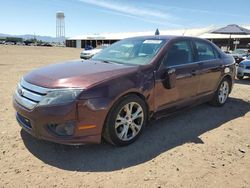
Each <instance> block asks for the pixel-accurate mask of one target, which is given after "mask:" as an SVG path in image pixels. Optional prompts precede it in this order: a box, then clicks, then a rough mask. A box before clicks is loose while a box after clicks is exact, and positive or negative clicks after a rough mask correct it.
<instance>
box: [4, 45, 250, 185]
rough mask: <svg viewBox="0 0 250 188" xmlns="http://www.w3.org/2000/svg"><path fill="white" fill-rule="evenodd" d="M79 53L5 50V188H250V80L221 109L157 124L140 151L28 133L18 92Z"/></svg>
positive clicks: (196, 110)
mask: <svg viewBox="0 0 250 188" xmlns="http://www.w3.org/2000/svg"><path fill="white" fill-rule="evenodd" d="M79 54H80V49H70V48H47V47H22V46H0V72H1V73H0V86H1V88H0V106H1V107H0V127H1V131H0V187H11V188H13V187H250V112H249V111H250V79H246V80H243V81H239V80H236V84H235V85H234V89H233V92H232V94H231V95H230V99H229V101H228V103H227V104H226V105H225V106H224V107H222V108H215V107H211V106H209V105H207V104H204V105H200V106H197V107H195V108H192V109H189V110H185V111H183V112H180V113H178V114H175V115H173V116H170V117H168V118H163V119H160V120H157V121H152V122H150V125H149V126H148V127H147V129H146V130H145V132H144V133H143V135H142V136H141V137H140V139H139V140H138V141H137V142H135V143H134V144H132V145H130V146H127V147H122V148H116V147H113V146H110V145H108V144H101V145H85V146H79V147H76V146H64V145H59V144H54V143H50V142H46V141H41V140H36V139H34V138H33V137H31V136H30V135H28V134H26V133H25V132H24V131H22V130H21V128H20V127H19V125H18V124H17V122H16V120H15V116H14V113H15V112H14V109H13V108H12V93H13V91H14V90H15V87H16V85H17V83H18V81H19V80H20V78H21V76H22V75H23V74H25V73H27V72H28V71H30V70H33V69H35V68H38V67H41V66H45V65H48V64H51V63H55V62H60V61H63V60H68V59H77V58H78V57H79Z"/></svg>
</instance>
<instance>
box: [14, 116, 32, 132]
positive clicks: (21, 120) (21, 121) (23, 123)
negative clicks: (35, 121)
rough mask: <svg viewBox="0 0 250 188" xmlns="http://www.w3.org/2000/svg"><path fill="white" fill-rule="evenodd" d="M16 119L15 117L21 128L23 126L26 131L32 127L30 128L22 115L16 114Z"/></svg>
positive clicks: (29, 124)
mask: <svg viewBox="0 0 250 188" xmlns="http://www.w3.org/2000/svg"><path fill="white" fill-rule="evenodd" d="M16 117H17V120H18V121H19V122H20V123H21V124H22V126H24V127H25V128H27V129H32V126H31V123H30V120H29V119H27V118H25V117H23V116H22V115H20V114H18V113H17V115H16Z"/></svg>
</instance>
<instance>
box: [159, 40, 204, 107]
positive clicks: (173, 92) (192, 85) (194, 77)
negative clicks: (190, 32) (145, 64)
mask: <svg viewBox="0 0 250 188" xmlns="http://www.w3.org/2000/svg"><path fill="white" fill-rule="evenodd" d="M191 44H192V43H191V40H189V39H180V40H178V41H176V42H173V43H172V44H171V46H170V47H169V49H168V50H167V53H166V54H165V59H164V61H163V62H162V65H161V66H160V68H159V70H158V71H157V72H156V74H155V81H156V82H155V105H156V109H157V111H160V110H163V109H165V108H169V107H172V106H175V105H177V104H180V103H185V102H188V101H191V100H192V99H194V98H195V97H196V95H197V90H198V86H199V74H198V72H199V71H200V65H199V63H195V62H194V53H193V49H192V45H191ZM166 70H171V71H174V72H175V74H176V86H175V87H174V88H172V89H166V88H165V87H164V85H163V84H162V83H163V81H164V73H165V71H166Z"/></svg>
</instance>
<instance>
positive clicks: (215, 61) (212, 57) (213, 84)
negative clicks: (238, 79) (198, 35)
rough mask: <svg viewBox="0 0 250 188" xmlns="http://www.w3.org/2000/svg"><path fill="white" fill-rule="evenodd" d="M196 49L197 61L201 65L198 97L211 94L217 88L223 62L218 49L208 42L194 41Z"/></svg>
mask: <svg viewBox="0 0 250 188" xmlns="http://www.w3.org/2000/svg"><path fill="white" fill-rule="evenodd" d="M194 49H195V52H196V57H195V59H196V61H197V62H198V63H199V64H200V65H201V71H200V84H199V87H198V92H197V94H198V96H200V95H206V94H210V93H212V92H214V90H216V88H217V85H218V80H219V79H220V76H221V71H222V65H223V63H222V60H221V59H220V57H219V53H218V52H217V51H216V49H215V48H214V47H213V46H212V45H211V44H210V43H208V42H206V41H203V40H198V39H196V40H194Z"/></svg>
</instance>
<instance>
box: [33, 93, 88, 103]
mask: <svg viewBox="0 0 250 188" xmlns="http://www.w3.org/2000/svg"><path fill="white" fill-rule="evenodd" d="M82 91H83V90H82V89H66V90H55V91H51V92H49V93H48V94H47V95H46V96H44V98H43V99H42V100H41V101H40V102H39V103H38V106H48V105H56V104H63V103H68V102H73V101H74V100H75V99H76V97H77V96H78V95H79V94H80V93H81V92H82Z"/></svg>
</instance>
